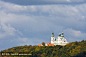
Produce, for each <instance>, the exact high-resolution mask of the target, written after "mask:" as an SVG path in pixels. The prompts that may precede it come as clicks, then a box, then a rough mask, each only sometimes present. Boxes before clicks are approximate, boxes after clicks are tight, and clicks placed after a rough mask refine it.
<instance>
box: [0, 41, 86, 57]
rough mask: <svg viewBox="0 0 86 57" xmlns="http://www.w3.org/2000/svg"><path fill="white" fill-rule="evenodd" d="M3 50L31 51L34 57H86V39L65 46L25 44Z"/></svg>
mask: <svg viewBox="0 0 86 57" xmlns="http://www.w3.org/2000/svg"><path fill="white" fill-rule="evenodd" d="M2 52H30V53H33V57H86V40H82V41H80V42H77V41H75V42H71V43H69V44H67V45H65V46H60V45H57V46H31V45H29V46H27V45H25V46H18V47H13V48H9V49H6V50H3V51H2ZM6 57H7V56H6ZM9 57H10V56H9ZM11 57H12V56H11ZM15 57H17V56H15ZM18 57H20V56H18ZM24 57H25V56H24Z"/></svg>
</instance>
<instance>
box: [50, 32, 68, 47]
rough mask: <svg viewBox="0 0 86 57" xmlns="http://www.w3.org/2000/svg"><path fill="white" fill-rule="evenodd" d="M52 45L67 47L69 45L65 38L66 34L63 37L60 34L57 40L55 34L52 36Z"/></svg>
mask: <svg viewBox="0 0 86 57" xmlns="http://www.w3.org/2000/svg"><path fill="white" fill-rule="evenodd" d="M51 44H54V45H66V44H68V42H67V40H66V39H65V38H64V33H63V32H62V35H61V34H60V33H59V36H58V37H57V38H56V39H55V36H54V33H53V32H52V35H51Z"/></svg>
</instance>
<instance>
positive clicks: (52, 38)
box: [51, 32, 55, 44]
mask: <svg viewBox="0 0 86 57" xmlns="http://www.w3.org/2000/svg"><path fill="white" fill-rule="evenodd" d="M54 41H55V37H54V32H52V35H51V44H54Z"/></svg>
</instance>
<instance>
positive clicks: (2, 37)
mask: <svg viewBox="0 0 86 57" xmlns="http://www.w3.org/2000/svg"><path fill="white" fill-rule="evenodd" d="M52 32H54V35H55V38H57V37H58V34H59V33H62V32H64V37H65V39H66V40H67V41H68V42H74V41H82V40H86V0H0V50H4V49H8V48H12V47H17V46H24V45H38V44H41V43H42V42H45V43H50V42H51V34H52Z"/></svg>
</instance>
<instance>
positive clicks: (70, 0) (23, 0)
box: [2, 0, 86, 5]
mask: <svg viewBox="0 0 86 57" xmlns="http://www.w3.org/2000/svg"><path fill="white" fill-rule="evenodd" d="M2 1H5V2H10V3H14V4H18V5H48V4H77V3H78V4H79V3H80V4H81V3H86V0H2Z"/></svg>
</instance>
